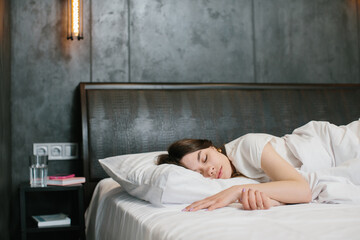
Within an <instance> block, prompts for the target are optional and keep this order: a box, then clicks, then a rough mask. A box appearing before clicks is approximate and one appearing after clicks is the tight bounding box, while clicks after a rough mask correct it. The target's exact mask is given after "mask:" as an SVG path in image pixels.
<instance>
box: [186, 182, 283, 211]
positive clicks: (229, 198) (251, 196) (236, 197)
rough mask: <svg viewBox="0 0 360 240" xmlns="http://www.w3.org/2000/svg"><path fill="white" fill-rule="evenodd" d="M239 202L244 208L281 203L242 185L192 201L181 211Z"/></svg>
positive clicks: (224, 205) (258, 208) (209, 208)
mask: <svg viewBox="0 0 360 240" xmlns="http://www.w3.org/2000/svg"><path fill="white" fill-rule="evenodd" d="M234 202H239V203H241V204H242V205H243V208H244V209H245V210H260V209H269V208H271V207H273V206H279V205H281V203H280V202H278V201H275V200H273V199H271V198H269V197H268V196H267V195H266V194H265V193H263V192H260V191H258V190H253V189H247V188H243V186H241V185H240V186H232V187H230V188H228V189H226V190H224V191H221V192H219V193H217V194H215V195H213V196H210V197H208V198H205V199H203V200H200V201H197V202H194V203H192V204H191V205H189V206H187V207H186V208H185V209H184V210H183V211H190V212H193V211H197V210H200V209H207V210H209V211H211V210H214V209H217V208H221V207H226V206H228V205H230V204H231V203H234Z"/></svg>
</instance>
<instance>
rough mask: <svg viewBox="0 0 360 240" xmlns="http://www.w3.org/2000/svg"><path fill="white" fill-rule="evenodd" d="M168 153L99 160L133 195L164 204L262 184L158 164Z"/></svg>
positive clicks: (246, 179)
mask: <svg viewBox="0 0 360 240" xmlns="http://www.w3.org/2000/svg"><path fill="white" fill-rule="evenodd" d="M165 153H167V152H149V153H138V154H128V155H121V156H114V157H109V158H105V159H101V160H99V162H100V164H101V166H102V167H103V168H104V170H105V172H106V173H107V174H109V176H110V177H111V178H113V179H114V180H115V181H117V182H118V183H119V184H120V185H121V186H122V187H123V188H124V189H125V191H127V192H128V193H129V194H130V195H133V196H135V197H137V198H140V199H143V200H146V201H149V202H151V203H152V204H154V205H157V206H162V205H163V204H169V203H171V204H172V203H183V204H190V203H192V202H194V201H197V200H201V199H203V198H205V197H208V196H211V195H213V194H216V193H218V192H220V191H222V190H224V189H226V188H229V187H231V186H233V185H237V184H251V183H258V182H257V181H255V180H251V179H248V178H244V177H237V178H231V179H209V178H204V177H203V176H202V175H201V174H199V173H197V172H194V171H191V170H188V169H185V168H183V167H180V166H176V165H173V164H162V165H156V161H157V157H158V156H159V155H160V154H165Z"/></svg>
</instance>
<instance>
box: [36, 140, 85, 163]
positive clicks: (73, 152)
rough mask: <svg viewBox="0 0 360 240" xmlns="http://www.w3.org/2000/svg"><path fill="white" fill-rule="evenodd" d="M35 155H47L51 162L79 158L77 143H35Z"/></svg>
mask: <svg viewBox="0 0 360 240" xmlns="http://www.w3.org/2000/svg"><path fill="white" fill-rule="evenodd" d="M33 154H34V155H35V154H47V155H48V156H49V160H72V159H78V158H79V147H78V144H77V143H34V144H33Z"/></svg>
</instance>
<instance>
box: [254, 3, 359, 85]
mask: <svg viewBox="0 0 360 240" xmlns="http://www.w3.org/2000/svg"><path fill="white" fill-rule="evenodd" d="M254 3H255V4H254V6H255V8H254V13H255V15H254V19H255V40H256V59H257V64H256V72H257V81H258V82H293V83H340V82H348V83H356V82H360V79H359V70H358V68H359V56H358V50H357V49H358V35H357V34H358V32H357V21H356V18H357V12H356V11H357V7H356V4H357V3H356V0H347V1H344V0H331V1H324V0H311V1H308V0H296V1H288V0H271V1H262V0H254Z"/></svg>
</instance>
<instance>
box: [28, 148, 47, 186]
mask: <svg viewBox="0 0 360 240" xmlns="http://www.w3.org/2000/svg"><path fill="white" fill-rule="evenodd" d="M48 161H49V158H48V155H45V154H42V155H32V156H30V158H29V169H30V186H31V187H46V186H47V175H48Z"/></svg>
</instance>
